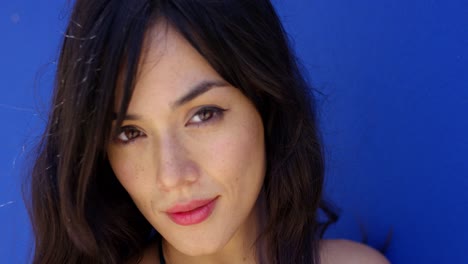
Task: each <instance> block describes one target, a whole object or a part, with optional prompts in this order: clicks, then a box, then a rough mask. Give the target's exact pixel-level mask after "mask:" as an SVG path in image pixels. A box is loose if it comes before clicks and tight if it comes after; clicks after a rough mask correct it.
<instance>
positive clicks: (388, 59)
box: [0, 0, 468, 263]
mask: <svg viewBox="0 0 468 264" xmlns="http://www.w3.org/2000/svg"><path fill="white" fill-rule="evenodd" d="M274 2H275V5H276V6H277V8H278V10H279V13H280V15H281V17H282V19H283V21H284V23H285V27H286V29H287V31H288V32H289V33H290V36H291V38H292V39H293V40H294V41H293V43H294V44H293V45H294V47H295V48H296V50H297V54H298V56H299V57H300V58H301V59H302V62H303V65H304V68H305V70H306V71H307V72H308V76H309V79H310V80H311V82H312V84H313V85H314V87H315V88H316V89H317V90H319V91H321V92H322V93H323V95H321V96H319V97H318V99H319V102H320V112H319V115H320V118H321V122H322V130H323V136H324V140H325V144H326V153H327V162H328V164H327V169H328V171H327V195H328V196H329V197H330V198H331V199H332V200H333V201H334V202H335V204H336V205H337V206H338V207H340V208H341V219H340V221H339V222H338V223H337V224H336V225H335V226H333V227H332V228H330V230H329V232H327V237H344V238H349V239H353V240H358V241H359V240H361V239H362V237H363V232H364V233H365V234H366V235H367V237H368V241H369V243H370V244H371V245H372V246H374V247H381V246H383V244H384V241H385V239H386V237H387V234H388V233H389V232H390V230H393V238H392V241H391V244H390V247H389V248H388V251H387V257H388V258H389V259H390V260H391V261H392V263H467V262H468V257H467V256H465V255H466V253H464V252H466V250H468V225H467V224H466V223H468V195H467V191H468V118H467V114H468V2H467V1H465V0H452V1H442V0H431V1H428V0H424V1H423V0H413V1H403V0H400V1H370V0H359V1H337V0H327V1H323V0H315V1H310V0H307V1H306V0H288V1H286V0H276V1H274ZM67 8H68V6H67V4H66V1H64V0H62V1H46V0H34V1H32V0H17V1H14V3H13V1H2V3H0V33H1V42H0V58H1V63H0V77H1V80H2V81H1V83H2V86H1V95H0V121H1V125H2V128H1V129H0V138H1V139H2V141H1V145H0V146H1V147H0V183H1V184H0V263H25V262H26V259H27V249H28V245H29V244H28V243H29V240H30V236H31V234H30V230H29V227H28V220H27V216H26V213H25V209H24V205H23V202H22V199H21V192H20V183H21V177H22V176H23V175H22V174H24V170H25V164H26V163H27V162H26V161H25V159H26V158H27V154H26V152H25V151H24V149H28V148H30V147H31V146H32V144H33V142H34V141H35V140H36V137H37V136H38V135H39V132H40V130H41V129H42V127H43V125H44V120H45V117H46V112H45V109H46V106H47V102H48V100H49V99H48V97H49V96H50V87H51V83H52V80H53V71H54V68H55V64H54V61H55V60H56V57H57V52H58V47H59V42H60V38H61V36H62V32H63V28H64V25H65V23H66V19H65V18H64V17H66V15H67Z"/></svg>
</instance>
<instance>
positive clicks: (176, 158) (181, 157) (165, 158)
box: [156, 134, 199, 190]
mask: <svg viewBox="0 0 468 264" xmlns="http://www.w3.org/2000/svg"><path fill="white" fill-rule="evenodd" d="M157 145H158V146H159V148H158V150H157V151H156V152H157V155H156V156H157V160H158V161H157V162H156V164H157V165H156V166H157V170H156V180H157V184H158V186H159V187H160V188H161V189H163V190H170V189H174V188H178V187H181V186H187V185H190V184H193V183H194V182H196V181H197V180H198V178H199V168H198V166H197V164H196V162H195V161H193V160H192V159H191V158H190V156H189V151H188V146H187V145H186V144H184V143H183V141H182V140H180V139H179V138H178V137H177V136H176V135H174V134H169V135H167V136H165V137H164V138H162V139H160V141H159V144H157Z"/></svg>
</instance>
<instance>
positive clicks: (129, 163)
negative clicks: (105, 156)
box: [109, 151, 147, 197]
mask: <svg viewBox="0 0 468 264" xmlns="http://www.w3.org/2000/svg"><path fill="white" fill-rule="evenodd" d="M131 157H132V155H126V154H125V153H123V151H109V163H110V165H111V167H112V170H113V171H114V174H115V176H116V177H117V179H118V180H119V182H120V184H122V186H123V187H124V188H125V190H127V192H128V193H129V194H130V195H131V196H132V197H134V196H135V194H136V193H137V192H136V190H138V189H139V188H141V186H144V179H145V177H144V175H145V171H146V170H147V168H146V167H145V165H144V161H143V160H142V159H135V158H131Z"/></svg>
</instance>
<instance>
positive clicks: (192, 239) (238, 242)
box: [107, 23, 388, 264]
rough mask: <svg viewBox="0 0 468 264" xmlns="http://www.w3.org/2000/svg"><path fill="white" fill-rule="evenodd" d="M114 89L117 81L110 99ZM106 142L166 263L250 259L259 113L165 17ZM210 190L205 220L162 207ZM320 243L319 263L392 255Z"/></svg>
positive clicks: (261, 168) (153, 257) (258, 176)
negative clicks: (188, 220)
mask: <svg viewBox="0 0 468 264" xmlns="http://www.w3.org/2000/svg"><path fill="white" fill-rule="evenodd" d="M166 26H167V27H166ZM120 98H121V96H120V92H119V91H118V92H117V94H116V105H119V102H120ZM116 110H117V109H116ZM107 152H108V156H109V161H110V164H111V166H112V169H113V171H114V173H115V175H116V177H117V179H118V180H119V181H120V183H121V184H122V186H123V187H124V188H125V189H126V190H127V192H128V193H129V194H130V196H131V198H132V199H133V201H134V203H135V204H136V206H137V207H138V208H139V210H140V211H141V213H142V214H143V215H144V217H145V218H146V219H147V220H148V221H149V222H150V223H151V225H152V226H153V227H154V228H155V229H156V230H157V231H158V232H159V233H160V234H161V235H162V236H163V238H164V241H163V247H164V249H163V250H164V256H165V259H166V261H167V262H168V263H171V264H178V263H204V264H210V263H225V264H228V263H251V264H255V263H256V257H255V252H254V248H255V247H254V246H253V245H254V240H255V238H256V235H257V233H258V232H257V230H258V228H257V222H258V220H257V214H256V212H257V211H258V210H257V209H256V206H257V198H258V196H259V193H260V189H261V186H262V184H263V180H264V177H265V146H264V128H263V123H262V120H261V117H260V115H259V113H258V112H257V110H256V109H255V107H254V105H253V104H252V103H251V102H250V101H249V100H248V98H247V97H245V96H244V95H243V94H242V92H240V90H239V89H237V88H235V87H233V86H231V85H230V84H229V83H227V82H226V81H225V80H223V79H222V78H221V76H219V74H218V73H217V72H216V71H215V70H214V69H213V68H212V67H211V66H210V65H209V64H208V62H207V61H206V60H205V59H204V58H203V57H202V56H201V55H200V54H199V53H198V52H197V51H196V50H195V49H194V48H193V47H192V46H191V45H190V44H189V43H188V42H187V41H186V40H185V39H184V38H182V37H181V36H180V35H179V34H178V33H177V32H176V31H174V30H173V29H172V28H171V27H170V26H168V25H166V24H164V23H159V24H156V25H155V26H154V27H153V28H152V29H151V30H150V31H149V32H148V34H147V37H146V39H145V45H144V52H143V54H142V59H141V61H140V69H139V73H138V76H137V82H136V86H135V90H134V93H133V96H132V99H131V101H130V105H129V108H128V111H127V117H126V119H125V120H124V122H123V124H122V127H121V128H120V133H119V134H118V136H117V137H115V138H114V139H113V140H112V142H111V143H110V144H109V146H108V149H107ZM211 198H217V200H216V206H215V208H214V210H213V212H212V214H211V215H210V216H209V217H208V218H207V219H206V220H204V221H203V222H201V223H198V224H194V225H189V226H182V225H178V224H176V223H175V222H173V221H172V220H171V219H170V218H169V217H168V215H167V214H166V211H167V210H168V209H169V208H171V207H173V206H174V205H176V204H179V203H185V202H188V201H191V200H194V199H211ZM157 251H158V250H157V248H156V247H155V245H154V244H153V245H150V246H148V248H147V249H146V251H145V253H144V256H143V260H142V262H140V263H158V261H159V257H158V252H157ZM321 252H323V254H325V255H324V257H323V259H324V263H388V262H385V259H384V258H383V257H382V256H380V255H379V254H378V253H377V252H376V251H373V250H372V249H370V248H368V247H365V246H362V245H360V244H357V243H352V242H348V241H325V242H323V243H322V247H321ZM346 252H347V253H349V254H346V255H347V257H345V258H342V257H340V254H342V253H346ZM351 253H352V254H351ZM350 254H351V255H350ZM350 256H351V257H350ZM351 259H356V260H359V261H358V262H350V261H351ZM365 259H368V260H369V261H371V262H365V261H363V260H365ZM343 261H347V262H343ZM379 261H380V262H379Z"/></svg>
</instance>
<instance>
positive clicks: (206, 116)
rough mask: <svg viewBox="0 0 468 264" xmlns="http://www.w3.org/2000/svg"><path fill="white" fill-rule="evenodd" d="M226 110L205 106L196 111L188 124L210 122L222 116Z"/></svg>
mask: <svg viewBox="0 0 468 264" xmlns="http://www.w3.org/2000/svg"><path fill="white" fill-rule="evenodd" d="M224 111H226V110H225V109H221V108H218V107H212V106H210V107H204V108H202V109H200V110H199V111H198V112H196V113H195V115H194V116H193V117H192V118H191V119H190V121H189V122H188V124H189V125H190V124H202V123H206V122H209V121H211V120H212V119H213V118H219V117H221V116H222V114H223V112H224Z"/></svg>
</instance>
